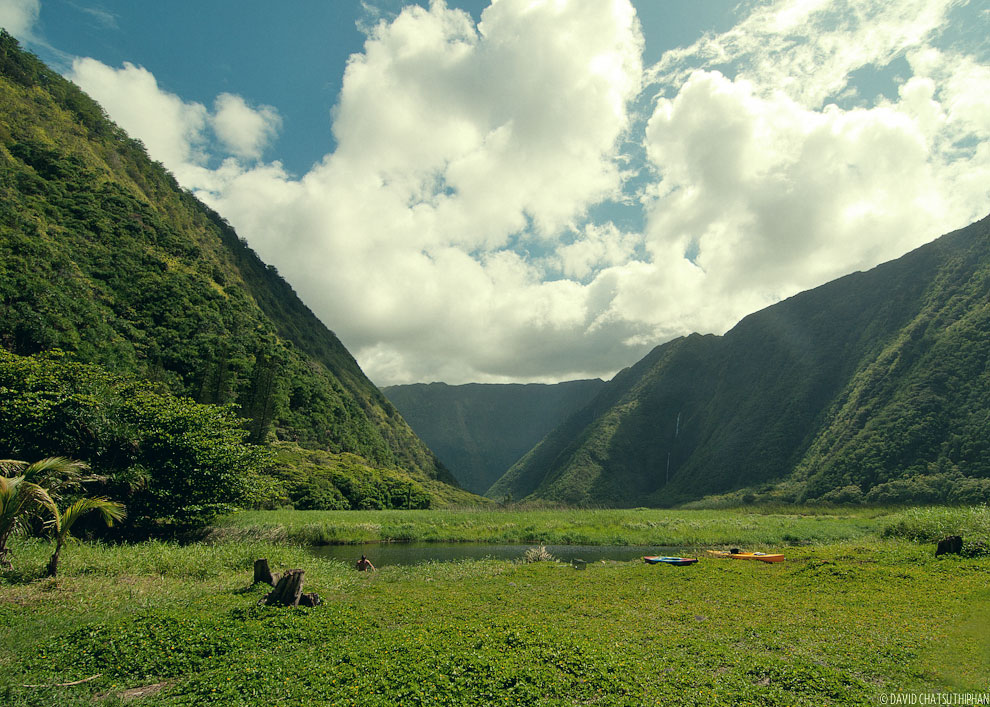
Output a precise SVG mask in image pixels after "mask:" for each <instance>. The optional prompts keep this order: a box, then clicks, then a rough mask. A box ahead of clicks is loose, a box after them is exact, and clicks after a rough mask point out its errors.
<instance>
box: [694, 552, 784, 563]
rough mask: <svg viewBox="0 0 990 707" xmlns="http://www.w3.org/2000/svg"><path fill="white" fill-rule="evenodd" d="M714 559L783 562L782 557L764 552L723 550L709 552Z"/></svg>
mask: <svg viewBox="0 0 990 707" xmlns="http://www.w3.org/2000/svg"><path fill="white" fill-rule="evenodd" d="M708 552H709V553H711V554H712V555H715V557H730V558H732V559H734V560H760V561H761V562H783V561H784V556H783V555H771V554H767V553H765V552H727V551H725V550H709V551H708Z"/></svg>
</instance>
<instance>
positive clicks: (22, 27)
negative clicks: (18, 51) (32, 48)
mask: <svg viewBox="0 0 990 707" xmlns="http://www.w3.org/2000/svg"><path fill="white" fill-rule="evenodd" d="M40 12H41V2H40V0H0V27H3V28H4V29H5V30H7V32H9V33H10V34H12V35H13V36H15V37H17V38H18V39H30V38H31V37H32V33H33V31H34V25H35V23H36V22H37V21H38V14H39V13H40Z"/></svg>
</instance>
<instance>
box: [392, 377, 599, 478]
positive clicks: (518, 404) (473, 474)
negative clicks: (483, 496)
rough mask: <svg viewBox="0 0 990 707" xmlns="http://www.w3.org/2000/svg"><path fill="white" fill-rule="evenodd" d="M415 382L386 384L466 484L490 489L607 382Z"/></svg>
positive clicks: (405, 415)
mask: <svg viewBox="0 0 990 707" xmlns="http://www.w3.org/2000/svg"><path fill="white" fill-rule="evenodd" d="M604 385H605V383H604V382H603V381H602V380H600V379H594V380H580V381H567V382H564V383H557V384H553V385H545V384H539V383H530V384H482V383H468V384H466V385H447V384H446V383H429V384H425V383H415V384H412V385H394V386H387V387H385V388H383V389H382V391H383V392H384V393H385V395H386V396H388V398H389V400H391V401H392V403H393V404H394V405H395V406H396V407H397V408H398V409H399V412H401V413H402V417H403V418H404V419H405V420H406V421H407V422H408V423H409V425H410V426H411V427H412V428H413V430H414V431H415V432H416V434H417V435H419V437H420V439H422V440H423V441H424V442H426V444H428V445H429V447H430V449H432V450H433V451H434V453H436V455H437V457H438V458H439V459H440V461H441V462H443V464H444V466H445V467H447V468H448V469H450V471H451V473H452V474H453V475H454V477H455V478H456V479H457V481H458V482H459V483H460V484H461V486H463V487H464V488H465V489H467V490H469V491H473V492H475V493H485V491H487V490H488V488H489V487H490V486H491V485H492V483H494V482H495V481H497V480H498V479H499V478H500V477H501V476H502V475H503V474H504V473H505V472H506V470H507V469H508V468H509V467H510V466H512V464H513V463H514V462H516V461H517V460H518V459H519V458H520V457H521V456H522V455H523V454H524V453H525V452H527V451H528V450H529V449H531V448H532V447H533V445H535V444H536V443H537V442H539V441H540V440H541V439H542V438H543V436H544V435H546V434H547V433H548V432H550V430H552V429H553V428H554V427H556V426H557V425H558V424H559V423H560V422H561V421H562V420H563V419H564V418H566V417H568V416H569V415H570V414H571V413H573V412H574V411H575V410H577V409H579V408H582V407H584V405H585V404H586V403H587V402H588V401H589V400H590V399H591V398H592V397H593V396H594V395H595V394H596V393H597V392H598V391H599V390H600V389H601V387H602V386H604Z"/></svg>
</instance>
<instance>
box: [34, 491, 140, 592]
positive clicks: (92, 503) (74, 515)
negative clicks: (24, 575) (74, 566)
mask: <svg viewBox="0 0 990 707" xmlns="http://www.w3.org/2000/svg"><path fill="white" fill-rule="evenodd" d="M52 510H53V511H54V513H53V515H54V518H53V519H52V521H51V527H52V528H53V529H54V535H55V553H54V554H53V555H52V558H51V559H50V560H49V561H48V576H49V577H54V576H55V575H56V574H57V573H58V556H59V553H61V552H62V547H63V546H64V545H65V543H66V542H67V541H68V540H69V538H71V537H72V534H71V531H72V526H73V525H74V524H75V522H76V521H77V520H79V518H80V517H81V516H83V515H85V514H87V513H89V512H90V511H97V512H98V513H99V514H100V515H101V516H103V521H104V522H105V523H106V524H107V526H112V525H113V522H114V521H115V520H121V519H122V518H123V517H124V515H125V512H124V505H123V504H121V503H117V502H116V501H111V500H109V499H106V498H103V497H99V498H80V499H79V500H78V501H76V502H75V503H73V504H72V505H71V506H69V507H68V508H66V509H65V511H63V512H59V510H58V507H57V506H54V505H53V506H52Z"/></svg>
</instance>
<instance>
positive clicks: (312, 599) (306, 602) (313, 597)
mask: <svg viewBox="0 0 990 707" xmlns="http://www.w3.org/2000/svg"><path fill="white" fill-rule="evenodd" d="M321 603H322V602H321V601H320V595H319V594H317V593H316V592H306V593H305V594H303V595H302V596H300V597H299V606H319V605H320V604H321Z"/></svg>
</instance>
